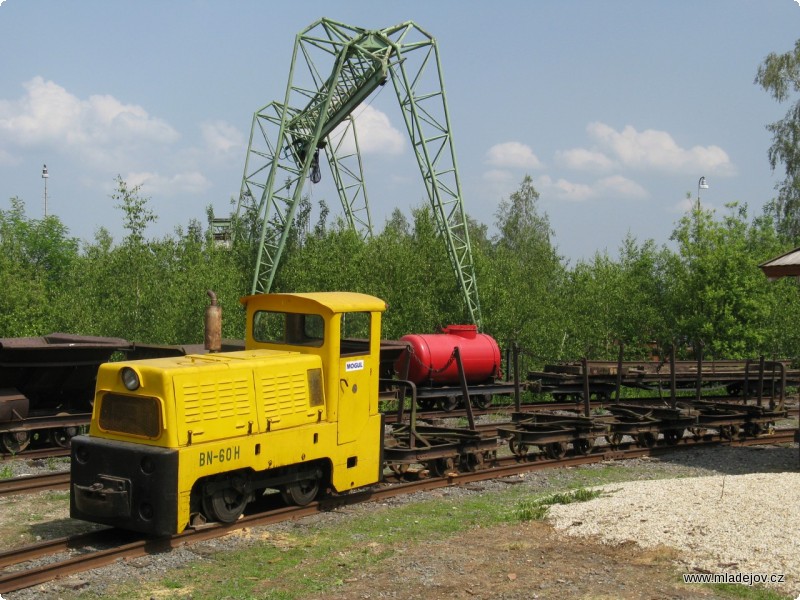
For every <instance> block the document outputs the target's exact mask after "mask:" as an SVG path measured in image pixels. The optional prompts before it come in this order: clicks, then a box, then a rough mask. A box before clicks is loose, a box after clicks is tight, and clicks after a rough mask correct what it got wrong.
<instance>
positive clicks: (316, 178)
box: [309, 148, 322, 183]
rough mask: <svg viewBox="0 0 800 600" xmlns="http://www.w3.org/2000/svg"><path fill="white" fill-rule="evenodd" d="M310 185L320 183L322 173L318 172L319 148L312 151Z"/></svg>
mask: <svg viewBox="0 0 800 600" xmlns="http://www.w3.org/2000/svg"><path fill="white" fill-rule="evenodd" d="M309 179H311V183H319V182H320V181H322V173H320V171H319V148H317V149H316V150H314V158H313V159H312V160H311V174H310V175H309Z"/></svg>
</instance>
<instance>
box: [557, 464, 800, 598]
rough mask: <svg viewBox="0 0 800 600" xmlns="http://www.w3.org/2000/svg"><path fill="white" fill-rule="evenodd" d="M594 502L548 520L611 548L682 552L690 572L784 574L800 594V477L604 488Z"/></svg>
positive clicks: (566, 508) (562, 508) (786, 587)
mask: <svg viewBox="0 0 800 600" xmlns="http://www.w3.org/2000/svg"><path fill="white" fill-rule="evenodd" d="M596 489H601V490H603V491H604V494H603V495H602V496H601V497H598V498H596V499H594V500H591V501H589V502H583V503H576V504H566V505H557V506H553V507H551V509H550V512H549V519H550V521H551V523H552V524H553V525H554V526H555V527H556V528H557V529H559V530H563V531H564V532H565V533H567V534H568V535H571V536H597V537H599V538H600V539H602V540H603V541H604V542H605V543H608V544H620V543H624V542H628V541H633V542H636V543H637V544H639V545H640V546H642V547H644V548H655V547H658V546H670V547H673V548H677V549H679V550H681V559H680V561H679V562H681V563H683V564H684V565H685V567H686V571H685V572H686V573H693V572H698V571H699V572H704V573H728V574H731V575H734V576H735V574H737V573H742V574H744V573H761V574H768V575H769V574H781V575H784V576H785V582H784V583H783V584H782V585H778V584H775V587H777V588H779V589H781V590H782V591H784V592H786V593H790V594H798V593H800V562H798V560H797V558H798V556H800V502H798V491H800V473H796V472H784V473H752V474H746V475H718V476H713V477H695V478H687V479H667V480H655V481H636V482H626V483H619V484H610V485H604V486H600V487H598V488H596Z"/></svg>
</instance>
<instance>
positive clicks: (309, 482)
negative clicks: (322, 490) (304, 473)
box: [281, 479, 319, 506]
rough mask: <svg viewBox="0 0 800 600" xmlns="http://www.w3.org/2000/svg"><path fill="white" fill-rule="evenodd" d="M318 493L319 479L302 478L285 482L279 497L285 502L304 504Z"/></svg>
mask: <svg viewBox="0 0 800 600" xmlns="http://www.w3.org/2000/svg"><path fill="white" fill-rule="evenodd" d="M318 493H319V481H318V480H316V479H303V480H302V481H296V482H294V483H287V484H286V485H285V486H284V487H283V488H282V489H281V498H283V501H284V502H285V503H286V504H294V505H297V506H305V505H306V504H309V503H310V502H311V501H312V500H313V499H314V498H316V497H317V494H318Z"/></svg>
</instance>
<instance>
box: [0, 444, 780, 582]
mask: <svg viewBox="0 0 800 600" xmlns="http://www.w3.org/2000/svg"><path fill="white" fill-rule="evenodd" d="M795 431H796V430H795V429H780V430H776V431H775V433H774V434H772V435H769V436H763V437H758V438H746V439H739V440H731V441H726V442H723V445H726V444H727V445H733V446H751V445H762V444H781V443H787V442H792V441H794V439H795V435H796V434H795ZM719 444H720V442H719V441H718V440H711V441H709V440H706V439H694V438H689V437H686V438H683V439H682V440H681V442H679V443H678V444H676V445H657V446H655V447H653V448H638V447H636V448H635V447H633V444H629V445H628V447H619V448H617V449H604V448H603V447H600V448H598V451H597V452H593V453H591V454H589V455H579V456H571V457H566V458H562V459H544V458H540V457H539V456H538V455H533V456H534V457H533V458H532V459H531V460H525V459H520V458H518V457H514V456H510V457H505V458H503V459H498V460H497V461H496V464H495V466H493V467H492V468H490V469H484V470H478V471H474V472H467V473H451V474H448V475H446V476H445V477H439V478H430V479H428V478H421V479H419V480H417V481H413V482H407V483H402V484H398V485H392V486H387V485H382V484H377V485H376V486H374V487H373V488H369V489H365V490H359V491H356V492H352V493H348V494H342V495H340V496H335V497H331V498H328V499H325V500H322V501H319V502H312V503H311V504H309V505H308V506H304V507H284V508H280V509H275V510H270V511H267V512H262V513H256V514H251V515H245V516H243V517H242V518H240V519H239V520H238V521H236V522H235V523H231V524H229V525H219V524H210V525H207V526H202V527H199V528H195V529H188V530H186V531H184V532H183V533H181V534H178V535H175V536H171V537H165V538H157V539H152V538H143V539H138V540H134V541H130V542H126V543H123V544H121V545H116V546H114V547H111V548H107V549H104V550H98V551H95V552H92V553H87V554H81V555H80V556H77V557H72V558H68V559H65V560H62V561H56V562H52V563H50V564H47V565H42V566H37V567H34V568H31V569H27V570H20V571H15V572H13V573H8V574H4V575H1V576H0V594H3V593H8V592H12V591H15V590H19V589H23V588H26V587H31V586H34V585H38V584H41V583H46V582H48V581H52V580H53V579H56V578H58V577H62V576H65V575H68V574H74V573H79V572H83V571H87V570H90V569H95V568H99V567H101V566H105V565H108V564H111V563H113V562H114V561H116V560H118V559H120V558H138V557H141V556H145V555H147V554H150V553H155V552H163V551H165V550H167V549H171V548H176V547H179V546H182V545H184V544H191V543H197V542H201V541H205V540H208V539H213V538H216V537H221V536H224V535H227V534H228V533H230V532H232V531H236V530H238V529H242V528H245V527H255V526H264V525H270V524H274V523H279V522H283V521H288V520H296V519H300V518H303V517H306V516H310V515H314V514H317V513H319V512H323V511H329V510H332V509H334V508H339V507H342V506H349V505H353V504H358V503H362V502H377V501H382V500H387V499H389V498H392V497H395V496H399V495H401V494H409V493H414V492H420V491H429V490H433V489H440V488H446V487H452V486H463V485H468V484H470V483H477V482H480V481H487V480H490V479H503V478H505V477H510V476H512V475H518V474H520V473H525V472H529V471H539V470H544V469H549V468H557V467H574V466H580V465H586V464H592V463H598V462H602V461H605V460H611V459H622V458H639V457H642V456H648V455H653V454H656V455H658V454H664V453H668V452H670V451H674V450H677V449H680V448H688V447H696V446H698V445H719ZM97 535H102V536H112V537H113V536H121V535H123V536H124V535H130V533H129V532H121V531H119V530H116V529H107V530H102V531H100V532H93V533H91V534H83V535H80V536H71V537H68V538H60V539H58V540H51V541H49V542H42V543H40V544H37V545H34V546H30V547H27V548H22V549H19V550H17V551H13V550H12V551H10V552H6V553H2V554H0V566H7V565H11V564H19V563H22V562H24V561H26V560H32V559H33V558H38V557H41V556H43V555H46V554H52V553H54V552H59V551H65V550H71V549H75V548H78V547H81V546H83V545H84V544H85V542H86V541H88V540H90V539H93V537H92V536H97ZM91 543H95V542H91Z"/></svg>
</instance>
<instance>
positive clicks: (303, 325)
mask: <svg viewBox="0 0 800 600" xmlns="http://www.w3.org/2000/svg"><path fill="white" fill-rule="evenodd" d="M253 339H255V340H256V341H257V342H269V343H273V344H288V345H293V346H313V347H320V346H322V344H323V342H324V341H325V321H324V320H323V319H322V317H321V316H320V315H305V314H297V313H286V312H272V311H267V310H260V311H257V312H256V313H255V314H254V315H253Z"/></svg>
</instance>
